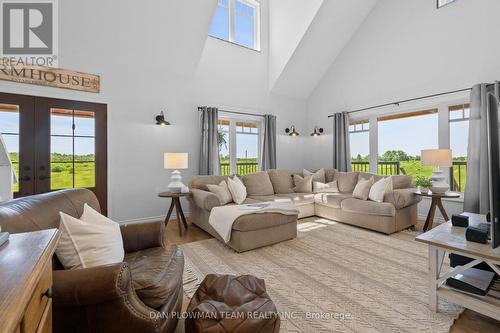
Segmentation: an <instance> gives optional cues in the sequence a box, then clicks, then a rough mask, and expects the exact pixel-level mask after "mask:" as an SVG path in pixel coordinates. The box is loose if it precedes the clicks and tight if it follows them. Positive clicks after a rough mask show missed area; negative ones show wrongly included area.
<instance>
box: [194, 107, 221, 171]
mask: <svg viewBox="0 0 500 333" xmlns="http://www.w3.org/2000/svg"><path fill="white" fill-rule="evenodd" d="M198 110H199V111H200V126H201V145H200V170H199V174H200V175H218V174H219V172H220V163H219V142H218V130H217V122H218V120H219V115H218V113H219V111H218V109H217V108H211V107H206V106H204V107H199V108H198Z"/></svg>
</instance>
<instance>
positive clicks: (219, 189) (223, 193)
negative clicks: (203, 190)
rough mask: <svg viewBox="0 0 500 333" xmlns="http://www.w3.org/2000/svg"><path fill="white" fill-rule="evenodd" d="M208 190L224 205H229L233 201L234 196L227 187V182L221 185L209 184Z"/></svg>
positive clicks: (222, 182)
mask: <svg viewBox="0 0 500 333" xmlns="http://www.w3.org/2000/svg"><path fill="white" fill-rule="evenodd" d="M207 187H208V190H209V191H210V192H211V193H213V194H215V195H216V196H217V198H219V201H220V203H221V204H222V205H225V204H228V203H230V202H232V201H233V196H232V195H231V192H230V191H229V187H227V183H226V181H225V180H223V181H221V182H220V184H219V185H212V184H207Z"/></svg>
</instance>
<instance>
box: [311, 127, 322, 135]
mask: <svg viewBox="0 0 500 333" xmlns="http://www.w3.org/2000/svg"><path fill="white" fill-rule="evenodd" d="M321 133H323V128H321V127H318V126H314V131H313V132H312V133H311V136H320V135H321Z"/></svg>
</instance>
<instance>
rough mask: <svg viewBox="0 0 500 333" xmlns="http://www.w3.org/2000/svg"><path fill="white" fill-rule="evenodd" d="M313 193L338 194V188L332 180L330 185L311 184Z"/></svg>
mask: <svg viewBox="0 0 500 333" xmlns="http://www.w3.org/2000/svg"><path fill="white" fill-rule="evenodd" d="M313 192H314V193H339V192H340V191H339V187H338V185H337V181H336V180H334V181H333V182H330V183H326V184H325V183H320V182H313Z"/></svg>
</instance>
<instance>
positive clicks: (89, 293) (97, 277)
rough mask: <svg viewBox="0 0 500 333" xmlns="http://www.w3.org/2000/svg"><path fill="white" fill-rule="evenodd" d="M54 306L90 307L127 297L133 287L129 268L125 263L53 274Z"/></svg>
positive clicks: (58, 271) (61, 271)
mask: <svg viewBox="0 0 500 333" xmlns="http://www.w3.org/2000/svg"><path fill="white" fill-rule="evenodd" d="M53 280H54V283H53V297H54V306H56V307H66V306H86V305H92V304H99V303H103V302H107V301H113V300H116V299H119V298H121V297H123V294H124V293H125V292H126V291H127V289H128V288H131V286H132V277H131V273H130V269H129V267H128V265H127V264H126V263H124V262H122V263H117V264H111V265H105V266H98V267H92V268H82V269H75V270H57V271H54V272H53Z"/></svg>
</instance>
